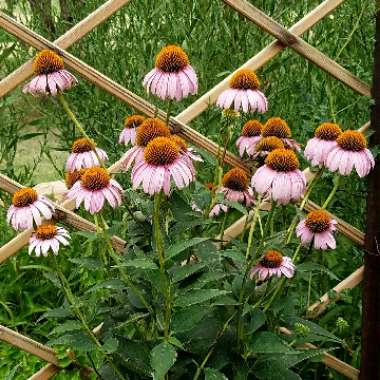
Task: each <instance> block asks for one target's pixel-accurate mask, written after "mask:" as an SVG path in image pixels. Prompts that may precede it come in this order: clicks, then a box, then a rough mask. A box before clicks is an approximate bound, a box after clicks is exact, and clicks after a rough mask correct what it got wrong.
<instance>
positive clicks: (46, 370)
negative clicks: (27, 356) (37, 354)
mask: <svg viewBox="0 0 380 380" xmlns="http://www.w3.org/2000/svg"><path fill="white" fill-rule="evenodd" d="M60 370H61V369H60V368H59V367H57V366H56V365H54V364H51V363H50V364H47V365H46V366H45V367H42V368H41V369H40V370H39V371H38V372H36V373H35V374H34V375H32V376H31V377H29V378H28V380H49V379H51V378H52V377H54V376H55V375H56V374H57V373H58V372H59V371H60Z"/></svg>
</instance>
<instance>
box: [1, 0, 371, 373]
mask: <svg viewBox="0 0 380 380" xmlns="http://www.w3.org/2000/svg"><path fill="white" fill-rule="evenodd" d="M73 1H74V0H73ZM102 3H103V2H102V1H93V0H89V1H80V0H76V1H74V4H72V2H71V1H70V0H61V1H53V2H51V3H50V1H46V0H41V1H36V0H29V1H22V0H21V1H20V0H17V1H12V0H7V1H2V2H0V7H1V9H2V10H4V11H6V12H7V13H8V14H10V15H12V16H14V17H16V18H17V19H19V20H20V21H21V22H23V23H24V24H25V25H27V26H29V27H30V28H31V29H33V30H35V31H37V32H38V33H41V34H42V35H43V36H45V37H46V38H48V39H49V40H54V39H55V38H56V37H58V36H60V35H61V34H63V33H64V32H65V31H66V30H68V29H69V28H71V27H72V26H73V25H74V24H76V23H78V22H79V21H80V20H81V19H83V18H84V17H85V16H86V15H88V14H89V13H90V12H92V11H93V10H95V9H96V8H97V7H98V6H100V5H101V4H102ZM252 3H253V2H252ZM318 3H319V2H317V1H302V0H301V1H291V0H287V1H280V2H279V1H274V0H273V1H272V0H270V1H268V0H263V1H255V2H254V5H255V6H257V7H258V8H260V9H261V10H263V11H264V12H265V13H267V14H268V15H270V16H271V17H273V18H274V19H275V20H277V21H279V22H280V23H281V24H283V25H284V26H286V27H289V26H291V25H292V24H294V23H295V22H296V21H298V20H299V19H300V18H301V17H302V16H304V15H305V14H306V13H308V12H309V11H310V10H311V9H313V8H314V7H315V6H316V5H318ZM49 4H51V7H49ZM374 12H375V9H374V2H373V1H369V0H368V1H357V0H355V1H354V0H347V1H345V2H344V3H343V4H342V5H341V6H339V7H338V9H337V10H336V11H335V12H334V13H333V14H332V15H330V16H328V17H326V18H325V19H324V20H322V21H321V22H319V23H318V24H317V25H316V26H314V27H313V28H312V30H311V31H309V32H306V33H305V34H304V35H303V38H304V39H305V40H306V41H307V42H309V43H310V44H311V45H313V46H315V47H317V48H318V49H320V50H321V51H322V52H324V53H325V54H326V55H328V56H329V57H331V58H333V59H335V60H336V61H337V62H339V63H340V64H341V65H342V66H344V67H345V68H347V69H348V70H349V71H351V72H352V73H354V74H355V75H357V76H358V77H360V78H361V79H362V80H364V81H365V82H367V83H370V82H371V77H372V73H371V70H372V66H373V61H372V47H373V36H374V22H373V21H374ZM271 40H272V37H270V36H268V35H267V34H266V33H264V32H263V31H261V30H260V29H259V28H258V27H256V26H255V25H254V24H253V23H251V22H248V21H245V20H243V19H242V18H241V17H240V16H239V15H238V14H237V13H236V12H235V11H234V10H232V9H230V8H229V7H226V6H225V5H223V4H222V3H221V2H220V1H217V0H202V1H190V0H186V1H177V0H166V1H165V0H159V1H151V0H147V1H132V2H131V3H130V4H129V5H127V6H126V7H124V8H122V9H121V10H120V11H119V12H118V13H117V14H116V15H115V16H113V17H111V18H110V20H108V21H106V22H105V23H103V24H102V25H100V26H98V27H97V28H96V29H95V30H94V31H93V32H91V33H90V34H89V35H88V36H86V37H85V38H83V39H82V40H81V41H80V42H78V43H76V44H75V45H74V46H73V47H72V48H70V49H69V51H70V52H72V53H73V54H74V55H75V56H77V57H78V58H80V59H82V60H83V61H85V62H86V63H88V64H89V65H91V66H93V67H94V68H96V69H97V70H99V71H101V72H103V73H104V74H106V75H107V76H109V77H110V78H112V79H114V80H115V81H116V82H119V83H121V84H123V85H124V86H125V87H127V88H129V89H131V90H132V91H133V92H135V93H137V94H138V95H141V96H143V97H146V93H145V91H144V89H143V87H142V85H141V81H142V78H143V76H144V75H145V73H146V72H148V71H149V70H150V68H151V66H152V63H153V60H154V56H155V55H156V53H157V51H158V50H159V49H160V47H161V46H163V45H165V44H167V43H176V44H178V45H181V46H182V47H183V48H184V49H185V50H186V51H187V52H188V54H189V57H190V59H191V62H192V65H193V67H194V68H195V69H196V71H197V72H198V75H199V83H200V91H199V94H202V93H204V92H206V91H207V90H208V89H210V88H212V87H213V86H214V85H215V84H217V83H218V82H219V81H220V80H221V79H223V78H224V77H225V76H227V75H228V74H229V73H230V72H232V71H233V70H235V69H236V68H237V67H239V66H240V65H241V64H243V63H244V62H245V61H246V60H248V59H249V58H250V57H251V56H253V55H254V54H255V53H257V52H258V51H260V50H261V49H262V48H263V47H264V46H266V45H267V44H268V43H269V42H270V41H271ZM34 53H35V51H34V49H31V48H29V47H26V46H25V45H24V44H22V43H20V42H18V41H17V40H16V39H14V38H13V37H11V36H10V35H8V34H7V33H5V32H4V31H3V30H1V31H0V63H1V64H0V78H3V77H5V76H6V75H7V74H8V73H10V72H11V71H13V70H14V69H16V68H17V67H18V66H19V65H20V64H22V63H23V62H25V60H27V59H28V58H31V57H32V56H33V55H34ZM259 75H260V76H261V78H262V80H263V82H264V85H263V87H264V89H265V93H266V95H267V96H268V100H269V103H270V107H269V111H268V112H267V113H266V114H265V115H264V116H259V117H258V119H260V120H263V121H264V120H265V119H267V118H269V117H271V116H281V117H282V118H284V119H285V120H287V122H288V123H289V126H290V127H291V129H292V132H293V136H294V137H295V138H296V139H297V140H299V141H300V142H301V143H305V141H306V140H307V139H308V138H310V137H311V136H312V133H313V131H314V129H315V127H316V126H317V125H319V124H320V123H321V122H323V121H332V120H335V121H336V122H338V123H340V124H341V125H342V126H343V127H344V128H345V129H357V128H358V127H360V126H361V125H363V124H364V123H365V122H366V121H368V119H369V105H370V100H368V99H367V98H364V97H360V96H358V95H357V94H356V93H354V92H353V91H352V90H351V89H349V88H347V87H346V86H344V85H343V84H341V83H340V82H338V81H336V80H335V79H333V78H331V77H330V76H329V75H328V74H326V73H324V72H323V71H321V70H320V69H318V68H317V67H315V66H314V65H312V64H311V63H309V62H308V61H306V60H305V59H304V58H302V57H300V56H298V55H297V54H295V53H294V52H292V51H291V50H289V49H286V50H284V52H282V53H281V54H279V55H278V56H277V57H276V58H274V59H273V60H272V61H270V62H269V63H268V64H266V65H265V66H264V67H263V69H261V70H260V71H259ZM68 97H69V98H70V102H71V104H72V105H73V107H74V108H75V110H76V111H77V113H78V114H79V115H80V118H81V120H83V121H85V124H86V127H87V129H88V131H90V133H91V134H92V135H94V136H96V140H97V142H98V144H99V146H100V147H102V148H104V149H105V150H106V151H107V152H108V153H109V154H110V161H111V162H114V161H116V160H117V159H118V158H119V157H120V156H121V154H122V153H123V152H124V151H125V148H124V147H122V146H119V145H118V144H116V141H117V139H118V135H119V132H120V130H121V129H122V127H123V119H124V117H125V116H126V115H128V114H131V113H133V110H132V109H128V108H126V106H125V104H122V103H121V102H118V101H117V100H115V99H114V98H112V97H111V96H109V95H108V94H106V93H105V92H103V91H102V90H99V89H97V88H95V86H93V85H92V84H90V83H88V82H86V81H84V80H80V85H79V86H77V87H76V88H74V89H73V90H72V91H70V93H69V94H68ZM150 100H151V101H152V99H150ZM194 100H195V97H190V98H188V99H186V100H185V101H184V102H181V103H180V104H175V105H174V109H173V114H174V115H175V114H177V113H179V112H180V111H181V110H183V109H185V108H186V106H188V105H189V104H191V103H192V102H193V101H194ZM154 104H156V105H158V106H160V107H161V108H164V105H163V103H160V101H158V100H157V99H154ZM191 126H192V127H193V128H195V129H196V130H198V131H200V132H201V133H203V134H205V135H206V136H208V137H209V138H210V139H212V140H214V141H217V140H218V136H219V134H220V114H219V112H218V110H216V109H215V108H214V107H210V109H209V110H207V111H206V112H204V113H203V114H202V115H201V116H200V117H198V118H197V119H196V120H195V121H194V122H192V123H191ZM239 133H240V131H238V130H236V131H234V138H233V139H232V141H235V140H236V138H237V136H238V135H239ZM72 136H73V126H72V125H71V124H70V122H69V121H68V119H67V118H66V115H65V114H64V113H63V112H61V111H60V110H59V108H57V106H56V105H54V104H53V103H52V102H50V101H48V100H47V101H45V102H43V101H42V102H41V101H40V100H38V99H33V98H31V97H29V96H26V95H23V94H22V92H21V87H20V88H18V89H17V90H16V91H14V92H12V93H11V94H10V95H9V96H6V97H5V98H2V99H1V100H0V170H1V171H2V172H3V173H4V174H6V175H8V176H9V177H11V178H14V179H15V180H17V181H18V182H20V183H22V184H25V185H35V184H37V183H40V182H46V181H51V180H57V179H59V178H62V177H63V168H64V160H65V157H66V154H67V152H68V151H69V150H70V147H71V142H72ZM230 149H231V150H232V151H235V152H236V148H235V147H234V146H233V144H231V146H230ZM202 154H203V157H204V158H205V159H206V163H207V165H206V166H202V167H201V168H202V170H199V172H198V181H199V182H200V183H203V182H207V181H209V180H210V179H211V176H212V167H213V166H212V165H213V164H214V159H213V158H212V157H211V156H209V155H208V154H206V153H205V152H202ZM331 179H332V176H331V175H330V174H326V180H325V181H324V182H321V184H318V185H317V187H316V190H314V192H313V197H312V200H313V201H315V202H317V203H321V202H322V200H323V199H325V197H326V195H327V193H328V192H329V189H330V188H331V183H330V184H329V180H331ZM351 179H352V177H351V178H350V181H346V182H345V186H344V187H343V186H342V187H341V188H340V190H339V191H338V194H337V196H336V197H335V199H334V201H333V203H332V204H331V207H330V210H331V211H332V212H334V213H335V214H336V215H337V216H339V217H341V218H343V219H344V220H347V221H349V222H350V223H351V224H352V225H354V226H355V227H358V228H359V229H361V230H363V229H364V225H363V222H364V212H365V196H366V193H365V189H366V187H365V181H359V180H357V179H356V178H355V180H351ZM126 181H127V180H126ZM0 197H1V199H3V201H6V200H7V198H6V197H7V195H6V194H5V193H1V194H0ZM7 203H8V202H7ZM5 214H6V213H5V209H4V208H2V207H1V208H0V231H1V232H0V245H1V244H3V243H5V242H6V241H8V240H9V239H10V238H11V237H12V236H13V234H14V232H13V231H11V229H10V228H9V227H8V226H6V225H5V219H6V218H5ZM238 217H239V213H238V212H237V211H236V213H232V214H231V215H230V216H229V223H231V222H232V221H233V220H234V219H237V218H238ZM78 251H80V246H79V245H73V247H72V257H73V258H74V257H75V254H76V252H78ZM313 259H314V261H315V262H316V263H320V262H321V257H320V255H317V254H316V255H315V257H314V258H313ZM322 259H323V265H325V266H327V267H328V269H329V272H327V271H326V272H324V273H323V275H321V274H320V273H316V274H315V279H314V281H310V279H309V275H308V274H307V275H306V274H305V279H304V282H303V286H304V291H303V292H300V294H304V295H305V299H304V300H300V302H304V303H305V304H306V303H307V302H309V301H310V300H311V302H313V301H314V300H315V299H317V298H318V297H319V296H320V295H321V294H323V293H324V292H326V291H327V290H328V289H330V288H332V287H333V286H334V285H335V284H336V283H337V282H338V281H339V280H340V279H343V278H344V277H346V276H347V275H348V274H349V273H351V272H352V271H353V270H354V269H355V268H357V267H358V266H360V265H361V263H362V253H361V251H360V249H358V247H357V246H355V245H353V244H352V243H351V242H349V241H348V240H347V239H346V238H344V237H343V236H341V235H338V248H337V250H336V251H334V252H333V253H331V254H329V253H326V254H323V258H322ZM44 265H45V264H44V262H43V261H41V260H36V259H35V258H33V257H29V256H28V255H27V253H26V250H23V251H22V252H20V253H19V254H18V255H17V256H16V257H14V258H11V259H10V260H8V261H6V262H5V263H4V264H2V265H1V267H0V278H1V280H0V281H1V282H0V284H1V286H0V323H1V324H4V325H6V326H8V327H10V328H12V329H16V330H18V331H20V332H21V333H23V334H25V335H29V336H32V337H33V338H35V339H36V340H38V341H46V336H47V335H48V332H49V331H50V330H51V329H52V327H53V326H54V322H53V321H52V320H48V321H46V319H45V318H43V314H44V312H45V311H47V310H48V309H50V308H54V307H56V306H57V289H56V288H55V284H54V281H53V279H52V278H51V276H49V272H48V271H44V268H43V267H44ZM75 270H78V271H80V270H81V269H80V268H79V269H75ZM41 273H44V275H43V276H41ZM82 281H86V280H85V279H84V280H83V278H82ZM90 281H92V280H91V279H89V282H90ZM309 284H311V285H310V289H308V287H309ZM82 285H83V286H85V285H86V284H82ZM338 317H342V318H343V319H344V320H346V321H347V323H348V326H349V327H348V328H346V329H344V330H343V331H340V330H339V328H338V326H337V325H336V321H337V318H338ZM319 323H320V325H321V326H323V327H326V328H327V329H328V330H330V331H332V332H334V333H336V334H339V336H340V337H341V338H343V339H344V340H345V342H346V343H347V346H348V347H349V349H347V350H343V349H341V350H340V352H335V354H336V355H338V356H339V357H340V358H342V359H343V360H344V361H346V362H348V363H351V364H352V365H354V366H357V365H358V355H359V352H360V323H361V314H360V287H358V288H356V289H354V290H352V291H349V292H347V293H346V294H344V297H343V299H342V300H341V301H340V302H339V304H338V305H334V307H333V308H330V309H329V310H328V311H327V313H325V314H324V315H323V317H321V318H320V320H319ZM15 363H17V364H16V365H15ZM40 366H41V363H40V362H38V360H37V359H36V358H33V357H31V356H29V355H27V354H24V353H22V352H21V351H19V350H18V349H15V348H12V347H11V346H8V345H6V344H4V343H0V377H1V378H4V379H7V380H8V379H9V380H10V379H23V378H26V377H27V376H28V375H31V374H32V373H33V372H35V371H36V370H37V369H38V368H39V367H40ZM298 373H300V375H301V376H302V378H304V379H320V378H329V376H331V377H332V378H334V379H339V378H340V377H339V375H337V374H335V373H334V374H332V373H330V374H328V370H327V369H326V368H325V367H324V366H323V365H320V364H312V363H308V364H307V365H305V367H304V368H300V369H299V372H298ZM60 378H61V379H68V378H72V377H67V376H66V375H65V374H60V375H58V376H57V379H60Z"/></svg>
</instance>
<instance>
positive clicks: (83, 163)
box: [66, 138, 108, 172]
mask: <svg viewBox="0 0 380 380" xmlns="http://www.w3.org/2000/svg"><path fill="white" fill-rule="evenodd" d="M95 151H96V153H97V155H98V156H99V158H100V159H101V160H102V161H103V162H104V161H107V160H108V156H107V153H106V152H105V151H104V150H103V149H100V148H97V147H95V145H94V143H93V142H92V141H90V140H89V139H86V138H80V139H78V140H75V141H74V143H73V145H72V147H71V154H70V155H69V158H68V159H67V162H66V170H67V171H68V172H73V171H75V170H80V169H88V168H92V167H93V166H100V165H101V163H100V162H99V160H98V157H97V155H96V154H95Z"/></svg>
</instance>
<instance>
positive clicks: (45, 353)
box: [0, 325, 58, 365]
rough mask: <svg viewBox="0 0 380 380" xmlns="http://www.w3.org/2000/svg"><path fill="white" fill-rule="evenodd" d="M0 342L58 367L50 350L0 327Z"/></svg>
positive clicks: (52, 351)
mask: <svg viewBox="0 0 380 380" xmlns="http://www.w3.org/2000/svg"><path fill="white" fill-rule="evenodd" d="M0 340H2V341H4V342H7V343H9V344H11V345H12V346H15V347H18V348H20V349H21V350H23V351H26V352H29V353H30V354H32V355H34V356H37V357H39V358H40V359H43V360H46V361H47V362H49V363H51V364H54V365H58V359H57V357H56V355H55V353H54V350H53V349H52V348H50V347H48V346H45V345H43V344H41V343H39V342H37V341H35V340H33V339H31V338H28V337H26V336H24V335H21V334H19V333H18V332H16V331H13V330H11V329H9V328H8V327H5V326H2V325H0Z"/></svg>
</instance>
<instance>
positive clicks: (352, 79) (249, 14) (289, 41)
mask: <svg viewBox="0 0 380 380" xmlns="http://www.w3.org/2000/svg"><path fill="white" fill-rule="evenodd" d="M223 1H224V2H225V3H226V4H227V5H229V6H230V7H231V8H233V9H235V10H236V11H237V12H239V13H240V14H241V15H242V16H244V17H246V18H247V19H248V20H250V21H253V22H254V23H255V24H256V25H258V26H259V27H260V28H261V29H263V30H265V31H266V32H268V33H270V34H271V35H272V36H274V37H275V38H277V39H278V40H279V41H280V42H281V43H282V44H284V45H285V46H288V47H290V48H291V49H293V50H294V51H296V52H297V53H299V54H300V55H302V56H303V57H305V58H307V59H308V60H309V61H310V62H313V63H314V64H315V65H317V66H318V67H319V68H321V69H322V70H324V71H326V72H327V73H329V74H330V75H332V76H333V77H335V78H336V79H338V80H339V81H341V82H343V83H344V84H346V85H347V86H349V87H351V88H352V89H353V90H355V91H357V92H358V93H359V94H362V95H365V96H368V97H370V96H371V89H370V86H369V85H368V84H367V83H365V82H363V81H362V80H360V79H359V78H357V77H356V76H355V75H353V74H352V73H350V72H349V71H348V70H346V69H345V68H343V67H342V66H340V65H339V64H338V63H337V62H335V61H334V60H333V59H331V58H329V57H327V56H326V55H324V54H323V53H322V52H320V51H319V50H318V49H316V48H314V47H313V46H311V45H309V44H308V43H307V42H306V41H304V40H303V39H302V38H300V37H298V36H297V35H296V34H295V33H292V32H290V31H289V30H287V29H286V28H284V27H283V26H282V25H280V24H279V23H278V22H277V21H275V20H273V19H272V18H271V17H269V16H268V15H266V14H265V13H264V12H262V11H260V10H259V9H258V8H256V7H255V6H253V5H252V4H250V3H248V1H246V0H223Z"/></svg>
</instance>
